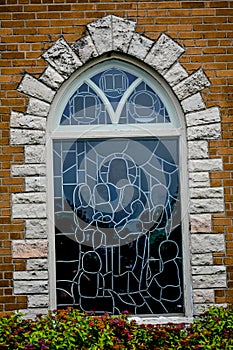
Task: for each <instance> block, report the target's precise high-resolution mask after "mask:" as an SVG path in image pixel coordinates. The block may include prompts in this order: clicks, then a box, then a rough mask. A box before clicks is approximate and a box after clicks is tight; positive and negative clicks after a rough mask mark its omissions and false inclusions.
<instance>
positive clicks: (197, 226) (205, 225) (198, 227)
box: [190, 214, 212, 233]
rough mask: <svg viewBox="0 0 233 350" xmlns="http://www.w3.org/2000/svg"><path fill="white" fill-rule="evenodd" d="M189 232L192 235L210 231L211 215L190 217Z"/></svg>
mask: <svg viewBox="0 0 233 350" xmlns="http://www.w3.org/2000/svg"><path fill="white" fill-rule="evenodd" d="M190 224H191V231H192V232H193V233H206V232H211V230H212V220H211V214H198V215H190Z"/></svg>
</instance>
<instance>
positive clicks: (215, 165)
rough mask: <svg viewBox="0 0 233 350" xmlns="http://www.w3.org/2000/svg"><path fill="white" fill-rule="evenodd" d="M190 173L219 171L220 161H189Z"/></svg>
mask: <svg viewBox="0 0 233 350" xmlns="http://www.w3.org/2000/svg"><path fill="white" fill-rule="evenodd" d="M188 167H189V170H190V171H201V172H202V171H220V170H222V168H223V164H222V159H220V158H219V159H218V158H217V159H215V158H213V159H208V160H207V159H194V160H190V161H189V165H188Z"/></svg>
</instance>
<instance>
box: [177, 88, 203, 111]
mask: <svg viewBox="0 0 233 350" xmlns="http://www.w3.org/2000/svg"><path fill="white" fill-rule="evenodd" d="M181 106H182V107H183V110H184V113H188V112H193V111H199V110H202V109H205V103H204V101H203V99H202V97H201V94H200V93H199V92H198V93H196V94H194V95H191V96H189V97H187V98H186V99H184V100H183V101H181Z"/></svg>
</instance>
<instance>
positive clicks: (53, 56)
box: [42, 37, 82, 78]
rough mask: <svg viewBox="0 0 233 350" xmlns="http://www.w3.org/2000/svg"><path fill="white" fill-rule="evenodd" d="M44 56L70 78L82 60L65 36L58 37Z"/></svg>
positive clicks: (62, 74)
mask: <svg viewBox="0 0 233 350" xmlns="http://www.w3.org/2000/svg"><path fill="white" fill-rule="evenodd" d="M42 57H43V58H44V59H45V60H46V61H47V62H48V63H49V64H50V65H51V66H52V67H53V68H54V69H55V70H56V71H57V72H58V73H59V74H60V75H61V76H63V77H64V78H68V77H69V76H70V75H71V74H72V73H73V72H74V71H75V70H76V69H78V68H79V67H81V66H82V62H81V61H80V59H79V58H78V56H77V55H76V54H75V52H74V51H73V50H72V48H71V47H70V46H69V45H68V43H67V42H66V41H65V39H64V38H63V37H61V38H60V39H58V40H57V41H56V42H55V44H54V45H52V46H51V47H50V48H49V49H48V50H47V51H46V52H45V53H44V54H43V55H42Z"/></svg>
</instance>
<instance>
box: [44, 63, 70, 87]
mask: <svg viewBox="0 0 233 350" xmlns="http://www.w3.org/2000/svg"><path fill="white" fill-rule="evenodd" d="M39 80H40V81H42V82H43V83H44V84H46V85H47V86H49V87H50V88H51V89H54V90H57V89H58V88H59V87H60V86H61V84H62V83H63V82H64V80H65V79H64V77H63V76H62V75H61V74H59V73H58V72H57V71H56V70H55V69H54V68H53V67H51V66H48V67H47V68H46V69H45V71H44V72H43V74H42V75H41V76H40V78H39Z"/></svg>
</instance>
